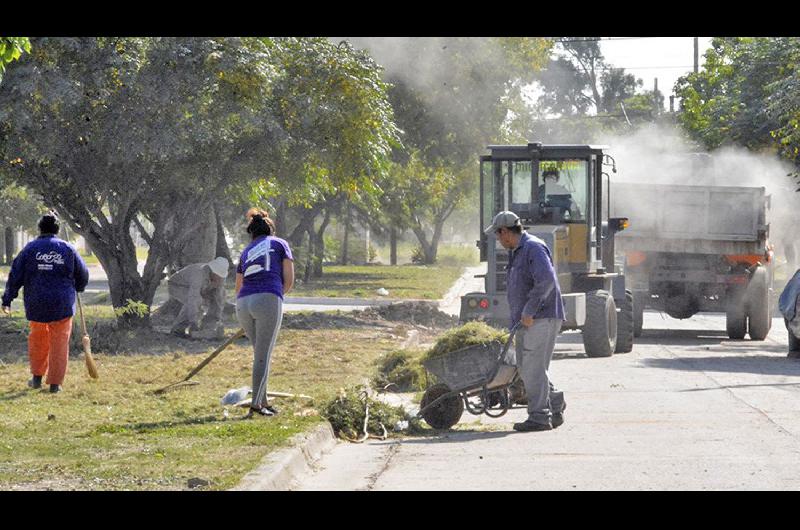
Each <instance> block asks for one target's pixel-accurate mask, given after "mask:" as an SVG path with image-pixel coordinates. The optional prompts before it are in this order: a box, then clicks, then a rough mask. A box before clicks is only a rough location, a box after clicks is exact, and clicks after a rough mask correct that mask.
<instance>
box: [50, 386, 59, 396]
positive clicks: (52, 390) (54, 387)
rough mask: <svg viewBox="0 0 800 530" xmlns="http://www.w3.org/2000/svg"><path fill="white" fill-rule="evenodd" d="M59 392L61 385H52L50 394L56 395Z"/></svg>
mask: <svg viewBox="0 0 800 530" xmlns="http://www.w3.org/2000/svg"><path fill="white" fill-rule="evenodd" d="M57 392H61V387H60V386H59V385H50V393H51V394H55V393H57Z"/></svg>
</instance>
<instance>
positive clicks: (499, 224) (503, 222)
mask: <svg viewBox="0 0 800 530" xmlns="http://www.w3.org/2000/svg"><path fill="white" fill-rule="evenodd" d="M519 225H520V220H519V216H518V215H517V214H515V213H514V212H509V211H505V212H500V213H499V214H497V215H495V216H494V219H492V224H491V225H489V226H487V227H486V228H485V229H484V230H483V233H484V234H486V235H490V234H492V233H493V232H495V231H496V230H499V229H500V228H510V227H512V226H519Z"/></svg>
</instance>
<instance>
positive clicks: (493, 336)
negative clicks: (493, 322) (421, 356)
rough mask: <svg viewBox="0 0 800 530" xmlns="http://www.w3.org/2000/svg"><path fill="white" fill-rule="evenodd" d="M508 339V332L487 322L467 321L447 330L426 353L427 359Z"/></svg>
mask: <svg viewBox="0 0 800 530" xmlns="http://www.w3.org/2000/svg"><path fill="white" fill-rule="evenodd" d="M506 340H508V332H507V331H504V330H499V329H496V328H493V327H491V326H489V325H488V324H486V323H485V322H477V321H476V322H467V323H466V324H464V325H463V326H461V327H458V328H454V329H451V330H449V331H447V332H445V333H444V334H443V335H442V336H441V337H439V338H438V339H437V341H436V342H435V343H434V345H433V347H432V348H431V349H430V350H428V352H427V353H426V354H425V359H430V358H432V357H438V356H440V355H444V354H446V353H450V352H454V351H456V350H460V349H461V348H466V347H467V346H476V345H478V344H486V343H489V342H494V341H500V342H505V341H506Z"/></svg>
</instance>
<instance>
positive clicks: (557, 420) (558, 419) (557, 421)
mask: <svg viewBox="0 0 800 530" xmlns="http://www.w3.org/2000/svg"><path fill="white" fill-rule="evenodd" d="M550 422H551V423H552V424H553V428H554V429H557V428H558V427H561V426H562V425H564V413H563V412H556V413H555V414H553V417H552V418H550Z"/></svg>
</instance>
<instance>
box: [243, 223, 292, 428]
mask: <svg viewBox="0 0 800 530" xmlns="http://www.w3.org/2000/svg"><path fill="white" fill-rule="evenodd" d="M250 219H251V220H250V224H249V225H248V226H247V233H248V234H250V237H251V238H252V239H253V240H252V242H251V243H250V244H249V245H247V247H246V248H245V249H244V251H242V255H241V257H240V258H239V266H238V267H237V268H236V318H238V319H239V323H240V324H241V326H242V328H243V329H244V331H245V333H246V334H247V338H249V339H250V342H251V343H252V345H253V400H252V402H251V403H250V412H249V413H248V417H252V415H253V414H254V413H255V414H260V415H262V416H273V415H275V414H277V413H278V411H277V410H276V409H275V408H273V407H272V406H270V405H269V404H268V403H267V378H268V377H269V361H270V356H271V355H272V349H273V348H274V347H275V341H276V340H277V338H278V330H279V329H280V328H281V321H282V320H283V295H284V294H285V293H288V292H289V291H290V290H291V289H292V286H293V285H294V261H293V260H294V258H293V257H292V251H291V249H289V244H288V243H287V242H286V241H284V240H283V239H280V238H278V237H275V236H273V233H274V232H273V229H272V226H274V225H272V223H271V222H269V221H270V220H269V219H268V218H265V216H264V215H261V214H255V215H253V216H252V217H251V218H250Z"/></svg>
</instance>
